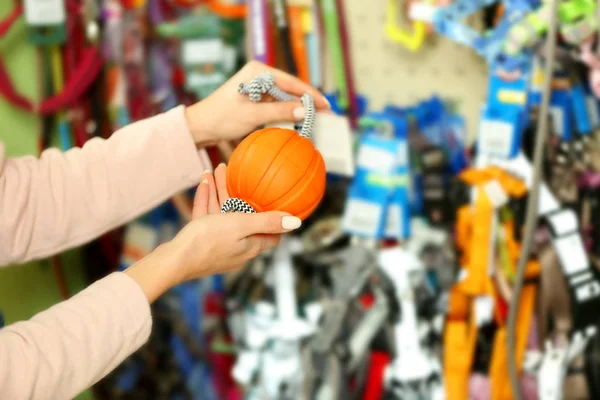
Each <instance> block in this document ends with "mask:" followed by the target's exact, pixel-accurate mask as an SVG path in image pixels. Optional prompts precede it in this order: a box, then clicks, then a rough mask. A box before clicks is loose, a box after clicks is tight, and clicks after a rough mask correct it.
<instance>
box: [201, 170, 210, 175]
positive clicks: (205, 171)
mask: <svg viewBox="0 0 600 400" xmlns="http://www.w3.org/2000/svg"><path fill="white" fill-rule="evenodd" d="M211 172H212V171H211V170H210V169H205V170H204V172H203V173H202V175H205V174H210V173H211Z"/></svg>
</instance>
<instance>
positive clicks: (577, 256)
mask: <svg viewBox="0 0 600 400" xmlns="http://www.w3.org/2000/svg"><path fill="white" fill-rule="evenodd" d="M553 243H554V248H555V249H556V252H557V253H558V257H559V259H560V263H561V265H562V268H563V270H564V272H565V274H566V275H573V274H576V273H579V272H582V271H585V270H586V269H588V268H589V260H588V258H587V255H586V253H585V248H584V247H583V241H582V240H581V236H580V235H579V233H573V234H571V235H568V236H564V237H560V238H557V239H554V240H553Z"/></svg>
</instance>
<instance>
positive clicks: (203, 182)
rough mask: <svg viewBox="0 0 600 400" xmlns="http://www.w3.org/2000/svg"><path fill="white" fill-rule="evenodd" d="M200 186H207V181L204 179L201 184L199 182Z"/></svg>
mask: <svg viewBox="0 0 600 400" xmlns="http://www.w3.org/2000/svg"><path fill="white" fill-rule="evenodd" d="M200 184H201V185H206V184H208V179H204V180H203V181H202V182H200Z"/></svg>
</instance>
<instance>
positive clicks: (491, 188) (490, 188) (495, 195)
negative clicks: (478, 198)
mask: <svg viewBox="0 0 600 400" xmlns="http://www.w3.org/2000/svg"><path fill="white" fill-rule="evenodd" d="M483 190H484V191H485V194H486V195H487V196H488V198H489V199H490V201H491V202H492V205H493V206H494V208H500V207H502V206H503V205H505V204H506V203H508V196H507V195H506V193H505V192H504V189H502V186H501V185H500V183H499V182H498V181H496V180H493V181H489V182H488V183H486V184H485V185H484V186H483Z"/></svg>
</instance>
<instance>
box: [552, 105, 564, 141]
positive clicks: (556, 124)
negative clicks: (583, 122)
mask: <svg viewBox="0 0 600 400" xmlns="http://www.w3.org/2000/svg"><path fill="white" fill-rule="evenodd" d="M550 112H551V113H552V130H553V131H554V134H555V135H557V136H562V135H563V133H564V129H563V123H564V115H563V110H562V108H560V107H550Z"/></svg>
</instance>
